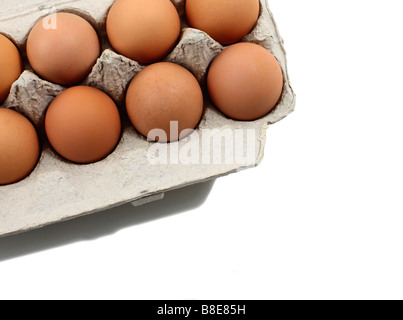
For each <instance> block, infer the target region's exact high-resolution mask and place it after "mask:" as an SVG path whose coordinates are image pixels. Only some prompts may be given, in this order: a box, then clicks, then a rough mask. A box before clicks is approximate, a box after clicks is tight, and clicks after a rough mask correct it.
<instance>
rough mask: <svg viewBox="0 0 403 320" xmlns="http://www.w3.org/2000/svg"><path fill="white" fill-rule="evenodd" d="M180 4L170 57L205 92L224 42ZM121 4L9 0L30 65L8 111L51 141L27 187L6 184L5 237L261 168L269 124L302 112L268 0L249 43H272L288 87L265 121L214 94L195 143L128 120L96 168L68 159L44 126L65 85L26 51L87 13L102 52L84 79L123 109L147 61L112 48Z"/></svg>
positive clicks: (1, 17)
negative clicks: (58, 23) (241, 117)
mask: <svg viewBox="0 0 403 320" xmlns="http://www.w3.org/2000/svg"><path fill="white" fill-rule="evenodd" d="M171 1H172V2H173V3H174V5H175V6H176V8H177V9H178V12H179V14H180V16H181V19H182V27H183V30H182V34H181V37H180V40H179V43H178V44H177V46H176V47H175V48H174V50H173V51H172V52H171V53H170V54H169V55H168V56H167V57H166V59H165V60H166V61H169V62H174V63H177V64H180V65H182V66H184V67H186V68H187V69H189V70H190V71H191V72H192V73H193V74H194V75H195V76H196V78H197V79H198V80H199V81H200V83H201V86H202V88H203V89H205V79H206V74H207V70H208V67H209V65H210V63H211V62H212V60H213V59H214V58H215V57H216V56H217V54H219V53H220V52H221V51H222V50H223V49H224V47H223V46H222V45H220V44H219V43H217V42H216V41H214V40H213V39H212V38H210V37H209V36H208V35H207V34H206V33H204V32H202V31H200V30H195V29H192V28H189V26H188V25H187V23H186V18H185V12H184V8H185V0H171ZM113 2H114V0H53V1H44V0H20V1H5V0H1V1H0V7H1V8H2V9H1V12H0V32H1V33H3V34H4V35H6V36H8V37H9V38H10V39H12V40H13V41H14V42H15V43H16V44H17V46H18V48H19V49H20V52H21V54H22V56H23V58H24V61H25V71H24V72H23V74H22V75H21V77H20V78H19V79H18V80H17V81H16V82H15V83H14V85H13V87H12V89H11V92H10V95H9V97H8V98H7V100H6V101H5V102H4V103H3V104H2V105H1V107H4V108H11V109H14V110H17V111H18V112H20V113H22V114H24V115H25V116H27V117H28V118H29V119H30V120H31V121H32V122H33V123H34V125H35V126H36V128H37V130H38V133H39V135H40V139H41V142H42V155H41V158H40V160H39V163H38V166H37V167H36V169H35V170H34V171H33V172H32V174H31V175H30V176H29V177H27V178H26V179H25V180H23V181H21V182H19V183H16V184H13V185H8V186H0V236H4V235H10V234H14V233H18V232H23V231H27V230H30V229H34V228H39V227H42V226H45V225H48V224H52V223H56V222H61V221H64V220H68V219H72V218H75V217H79V216H82V215H86V214H92V213H95V212H98V211H101V210H105V209H109V208H112V207H115V206H119V205H122V204H125V203H129V202H132V203H133V204H134V205H141V204H143V203H147V202H149V201H154V200H158V199H161V198H162V197H163V194H164V192H166V191H169V190H173V189H177V188H181V187H184V186H187V185H191V184H195V183H199V182H203V181H207V180H210V179H215V178H217V177H221V176H224V175H227V174H230V173H234V172H237V171H239V170H243V169H246V168H251V167H254V166H256V165H258V164H259V163H260V162H261V161H262V159H263V155H264V148H265V143H266V130H267V128H268V126H269V125H271V124H273V123H275V122H277V121H280V120H281V119H283V118H284V117H286V116H287V115H288V114H290V113H291V112H292V111H293V110H294V106H295V95H294V93H293V90H292V88H291V86H290V82H289V77H288V71H287V65H286V54H285V50H284V47H283V40H282V39H281V37H280V34H279V32H278V30H277V26H276V24H275V22H274V19H273V16H272V13H271V12H270V10H269V6H268V3H267V0H261V14H260V17H259V20H258V23H257V25H256V27H255V28H254V30H253V31H252V32H251V33H250V34H249V35H247V36H246V37H245V38H244V39H243V40H242V41H245V42H253V43H257V44H260V45H261V46H263V47H265V48H267V49H268V50H270V51H271V52H272V53H273V54H274V55H275V57H276V58H277V59H278V61H279V63H280V65H281V67H282V70H283V73H284V79H285V81H284V91H283V94H282V97H281V100H280V102H279V104H278V105H277V107H276V109H275V110H273V111H272V112H271V113H270V114H269V115H267V116H266V117H264V118H262V119H260V120H257V121H252V122H241V121H234V120H231V119H228V118H226V117H225V116H223V115H222V114H221V113H220V112H219V111H218V110H217V109H215V108H214V107H213V106H212V104H211V102H210V101H209V99H208V95H207V94H206V95H205V113H204V115H203V119H202V121H201V123H200V125H199V127H198V128H197V130H196V131H195V132H194V133H193V134H192V135H191V136H189V137H188V138H187V139H184V140H182V141H180V142H177V143H171V144H155V143H151V142H148V141H147V140H146V139H145V138H144V137H142V136H141V135H139V134H138V133H137V132H136V130H135V129H134V128H133V126H132V125H131V124H130V122H129V121H128V119H127V117H124V118H123V128H124V129H123V135H122V139H121V141H120V143H119V145H118V146H117V148H116V150H115V151H114V152H113V153H112V154H111V155H110V156H108V157H107V158H106V159H104V160H102V161H100V162H97V163H94V164H89V165H77V164H73V163H70V162H67V161H66V160H64V159H62V158H61V157H60V156H59V155H58V154H56V153H55V152H54V151H53V149H52V148H51V147H50V145H49V143H48V142H47V140H46V135H45V132H44V127H43V125H44V117H45V113H46V110H47V107H48V106H49V104H50V103H51V101H52V100H53V99H54V97H56V96H57V95H58V94H59V93H61V92H62V91H63V90H64V89H65V88H64V87H62V86H59V85H55V84H53V83H50V82H48V81H45V80H43V79H41V78H39V77H38V76H37V75H36V74H35V73H34V72H33V71H32V69H31V68H30V66H29V64H28V62H27V59H26V56H25V43H26V39H27V37H28V34H29V32H30V30H31V28H32V27H33V26H34V25H35V23H36V22H37V21H38V20H39V19H40V18H42V17H44V16H47V15H49V14H52V13H55V12H56V11H65V12H72V13H76V14H79V15H81V16H82V17H84V18H85V19H86V20H88V21H89V22H90V23H91V24H92V25H93V26H94V28H95V29H96V30H97V32H98V34H99V36H100V39H101V44H102V50H103V52H102V55H101V57H100V58H99V59H98V62H97V64H96V65H95V66H94V68H93V70H92V72H91V74H90V75H89V76H88V78H87V79H86V80H85V81H84V82H83V83H82V84H83V85H90V86H93V87H96V88H98V89H101V90H103V91H104V92H106V93H107V94H109V95H110V96H111V97H112V98H113V99H114V100H115V102H116V103H117V105H118V106H119V108H121V109H122V110H124V99H125V92H126V89H127V87H128V85H129V83H130V81H131V80H132V78H133V77H134V76H135V75H136V74H137V73H138V72H139V71H141V70H142V69H143V68H144V67H145V66H142V65H140V64H139V63H137V62H136V61H132V60H130V59H128V58H126V57H123V56H121V55H119V54H117V53H115V52H114V51H113V49H112V48H111V46H110V44H109V42H108V39H107V36H106V27H105V24H106V16H107V13H108V10H109V8H110V7H111V5H112V4H113ZM204 91H205V92H206V90H204ZM217 137H218V138H217ZM221 138H223V139H221ZM225 139H229V141H230V142H228V140H225ZM231 139H233V140H232V141H231ZM221 140H225V141H224V142H227V143H231V146H233V147H234V149H235V150H241V151H242V152H243V153H242V152H241V154H238V156H237V157H234V155H232V161H231V155H229V156H228V150H229V149H231V148H228V144H227V145H226V143H223V141H221ZM220 141H221V143H220ZM0 152H1V151H0ZM227 156H228V158H227ZM235 158H236V159H235Z"/></svg>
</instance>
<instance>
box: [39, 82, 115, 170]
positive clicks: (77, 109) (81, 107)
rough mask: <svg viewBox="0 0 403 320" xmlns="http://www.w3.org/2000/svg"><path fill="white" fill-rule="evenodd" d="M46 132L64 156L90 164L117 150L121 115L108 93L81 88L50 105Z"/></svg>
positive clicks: (55, 147)
mask: <svg viewBox="0 0 403 320" xmlns="http://www.w3.org/2000/svg"><path fill="white" fill-rule="evenodd" d="M45 129H46V134H47V136H48V139H49V142H50V144H51V145H52V146H53V148H54V149H55V150H56V152H58V153H59V154H60V155H61V156H62V157H64V158H65V159H67V160H70V161H72V162H75V163H82V164H88V163H92V162H97V161H99V160H101V159H103V158H105V157H106V156H108V155H109V154H110V153H111V152H112V151H113V150H114V149H115V147H116V145H117V144H118V142H119V140H120V136H121V122H120V114H119V110H118V109H117V106H116V104H115V103H114V102H113V100H112V99H111V98H110V97H109V96H108V95H107V94H105V93H104V92H102V91H100V90H98V89H95V88H92V87H87V86H77V87H72V88H69V89H67V90H66V91H64V92H62V93H61V94H60V95H58V96H57V97H56V98H55V100H53V102H52V103H51V104H50V106H49V109H48V111H47V113H46V118H45Z"/></svg>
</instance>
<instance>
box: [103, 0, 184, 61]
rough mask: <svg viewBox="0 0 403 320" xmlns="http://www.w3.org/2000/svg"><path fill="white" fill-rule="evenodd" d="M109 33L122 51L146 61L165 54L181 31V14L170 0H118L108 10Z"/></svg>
mask: <svg viewBox="0 0 403 320" xmlns="http://www.w3.org/2000/svg"><path fill="white" fill-rule="evenodd" d="M106 27H107V33H108V37H109V41H110V43H111V45H112V47H113V48H114V49H115V50H116V51H117V52H118V53H120V54H122V55H124V56H126V57H128V58H130V59H132V60H135V61H138V62H140V63H143V64H150V63H152V62H156V61H158V60H161V59H162V58H164V57H165V56H166V55H168V53H169V52H170V51H171V50H172V49H173V47H174V46H175V44H176V42H177V40H178V38H179V34H180V18H179V14H178V12H177V11H176V9H175V6H174V5H173V4H172V2H171V1H170V0H117V1H116V2H115V3H114V4H113V6H112V8H111V10H110V11H109V14H108V19H107V25H106Z"/></svg>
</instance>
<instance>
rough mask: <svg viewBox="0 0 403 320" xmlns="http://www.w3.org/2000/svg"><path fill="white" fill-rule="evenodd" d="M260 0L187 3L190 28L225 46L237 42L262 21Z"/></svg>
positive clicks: (192, 0)
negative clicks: (260, 17) (200, 31)
mask: <svg viewBox="0 0 403 320" xmlns="http://www.w3.org/2000/svg"><path fill="white" fill-rule="evenodd" d="M259 13H260V3H259V0H187V1H186V15H187V18H188V21H189V24H190V25H191V27H193V28H196V29H200V30H202V31H204V32H206V33H207V34H208V35H210V36H211V37H212V38H213V39H215V40H216V41H218V42H220V43H222V44H225V45H227V44H231V43H235V42H238V41H239V40H241V39H242V38H243V37H244V36H246V35H247V34H248V33H249V32H251V31H252V29H253V27H254V26H255V25H256V22H257V20H258V18H259Z"/></svg>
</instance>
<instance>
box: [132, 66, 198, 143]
mask: <svg viewBox="0 0 403 320" xmlns="http://www.w3.org/2000/svg"><path fill="white" fill-rule="evenodd" d="M203 104H204V103H203V92H202V90H201V88H200V85H199V83H198V82H197V80H196V78H195V77H194V76H193V74H192V73H191V72H189V71H188V70H187V69H185V68H183V67H181V66H179V65H176V64H174V63H169V62H160V63H156V64H153V65H151V66H148V67H147V68H145V69H144V70H143V71H141V72H140V73H139V74H138V75H137V76H136V77H135V78H134V79H133V81H132V82H131V84H130V86H129V89H128V92H127V98H126V108H127V113H128V115H129V118H130V120H131V122H132V123H133V125H134V127H135V128H136V129H137V130H138V131H139V132H140V133H141V134H142V135H143V136H145V137H149V138H150V140H156V137H150V136H149V134H150V132H151V131H152V130H155V129H159V130H162V135H159V136H158V141H159V142H173V141H177V140H178V139H181V138H184V137H185V136H187V135H189V133H191V131H192V130H193V129H194V128H196V126H197V125H198V123H199V122H200V119H201V116H202V114H203ZM171 121H177V123H178V130H174V131H173V134H171V129H175V127H174V126H172V127H171ZM189 129H190V130H189Z"/></svg>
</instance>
